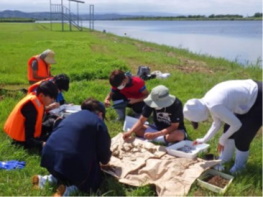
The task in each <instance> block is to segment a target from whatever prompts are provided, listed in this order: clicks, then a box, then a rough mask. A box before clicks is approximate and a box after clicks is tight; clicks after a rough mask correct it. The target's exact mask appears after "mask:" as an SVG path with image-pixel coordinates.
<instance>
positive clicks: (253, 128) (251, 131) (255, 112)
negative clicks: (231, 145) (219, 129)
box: [224, 81, 262, 151]
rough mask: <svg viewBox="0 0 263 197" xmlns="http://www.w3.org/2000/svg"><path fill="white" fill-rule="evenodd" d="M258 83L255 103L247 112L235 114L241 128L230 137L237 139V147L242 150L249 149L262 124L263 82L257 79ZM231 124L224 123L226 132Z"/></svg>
mask: <svg viewBox="0 0 263 197" xmlns="http://www.w3.org/2000/svg"><path fill="white" fill-rule="evenodd" d="M256 83H257V85H258V95H257V98H256V101H255V103H254V105H253V106H252V107H251V109H250V110H249V111H248V112H247V113H246V114H242V115H240V114H235V115H236V117H237V118H238V119H239V120H240V121H241V123H242V126H241V128H240V129H239V130H238V131H237V132H235V133H234V134H233V135H232V136H231V137H230V139H234V140H235V145H236V148H237V149H238V150H240V151H248V150H249V146H250V143H251V142H252V140H253V139H254V137H255V136H256V134H257V131H258V130H259V129H260V127H261V126H262V82H258V81H256ZM228 128H229V125H227V124H225V125H224V133H225V132H226V131H227V129H228Z"/></svg>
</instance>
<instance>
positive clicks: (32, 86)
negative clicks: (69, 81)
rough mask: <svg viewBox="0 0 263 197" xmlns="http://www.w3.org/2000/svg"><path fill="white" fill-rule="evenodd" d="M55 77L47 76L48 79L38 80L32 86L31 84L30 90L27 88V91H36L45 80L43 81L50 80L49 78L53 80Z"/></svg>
mask: <svg viewBox="0 0 263 197" xmlns="http://www.w3.org/2000/svg"><path fill="white" fill-rule="evenodd" d="M53 78H54V77H49V78H47V79H43V80H41V81H38V82H36V83H34V84H32V85H31V86H29V88H28V90H27V93H28V94H29V93H32V92H33V93H34V92H35V91H36V89H37V87H38V86H39V85H40V84H41V83H42V82H43V81H48V80H52V79H53Z"/></svg>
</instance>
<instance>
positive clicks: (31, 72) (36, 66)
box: [27, 49, 56, 84]
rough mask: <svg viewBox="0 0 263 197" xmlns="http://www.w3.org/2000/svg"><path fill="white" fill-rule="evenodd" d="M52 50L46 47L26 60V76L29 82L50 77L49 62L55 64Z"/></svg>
mask: <svg viewBox="0 0 263 197" xmlns="http://www.w3.org/2000/svg"><path fill="white" fill-rule="evenodd" d="M54 57H55V53H54V51H52V50H50V49H47V50H45V51H43V52H42V53H41V54H39V55H35V56H33V57H31V58H30V59H29V60H28V63H27V78H28V82H29V83H30V84H33V83H36V82H38V81H40V80H43V79H46V78H49V77H52V75H51V71H50V69H51V64H55V63H56V61H55V59H54Z"/></svg>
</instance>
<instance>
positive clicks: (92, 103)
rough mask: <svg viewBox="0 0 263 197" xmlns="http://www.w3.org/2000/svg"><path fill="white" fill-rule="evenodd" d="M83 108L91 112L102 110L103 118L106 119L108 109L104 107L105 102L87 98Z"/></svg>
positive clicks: (82, 105)
mask: <svg viewBox="0 0 263 197" xmlns="http://www.w3.org/2000/svg"><path fill="white" fill-rule="evenodd" d="M81 109H82V110H83V109H84V110H89V111H91V112H102V117H103V119H105V115H106V109H105V107H104V104H103V103H101V102H100V101H98V100H96V99H93V98H87V99H86V100H85V101H83V102H82V104H81Z"/></svg>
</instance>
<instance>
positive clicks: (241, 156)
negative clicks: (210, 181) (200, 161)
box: [183, 79, 262, 174]
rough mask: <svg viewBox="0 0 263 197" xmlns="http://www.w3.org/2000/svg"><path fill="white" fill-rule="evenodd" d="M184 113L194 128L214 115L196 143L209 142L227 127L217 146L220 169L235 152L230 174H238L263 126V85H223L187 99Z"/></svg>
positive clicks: (242, 82) (234, 82)
mask: <svg viewBox="0 0 263 197" xmlns="http://www.w3.org/2000/svg"><path fill="white" fill-rule="evenodd" d="M183 112H184V117H185V118H186V119H188V120H189V121H191V122H192V124H193V126H194V127H195V128H197V127H198V122H202V121H205V120H207V119H208V116H209V113H210V114H211V116H212V119H213V123H212V125H211V127H210V129H209V130H208V132H207V133H206V135H205V136H204V137H203V138H198V139H196V140H195V141H194V144H199V143H205V142H207V141H209V140H210V139H211V138H212V137H213V136H214V135H215V134H216V133H217V132H218V131H219V129H220V128H221V126H222V125H223V124H224V133H223V135H222V136H221V137H220V138H219V143H218V151H219V152H220V157H219V159H221V163H220V165H218V166H217V169H218V170H223V169H224V166H223V164H224V163H226V162H228V161H230V160H231V159H232V156H233V154H234V151H235V149H236V156H235V163H234V165H233V166H232V168H231V169H230V173H231V174H236V173H239V172H241V170H243V169H244V168H245V166H246V163H247V160H248V155H249V146H250V143H251V142H252V140H253V138H254V137H255V135H256V133H257V131H258V130H259V129H260V127H261V126H262V82H259V81H254V80H251V79H247V80H230V81H225V82H221V83H219V84H217V85H215V86H214V87H213V88H212V89H210V90H209V91H208V92H207V93H206V94H205V96H204V97H203V98H201V99H190V100H188V101H187V102H186V103H185V105H184V109H183Z"/></svg>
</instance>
